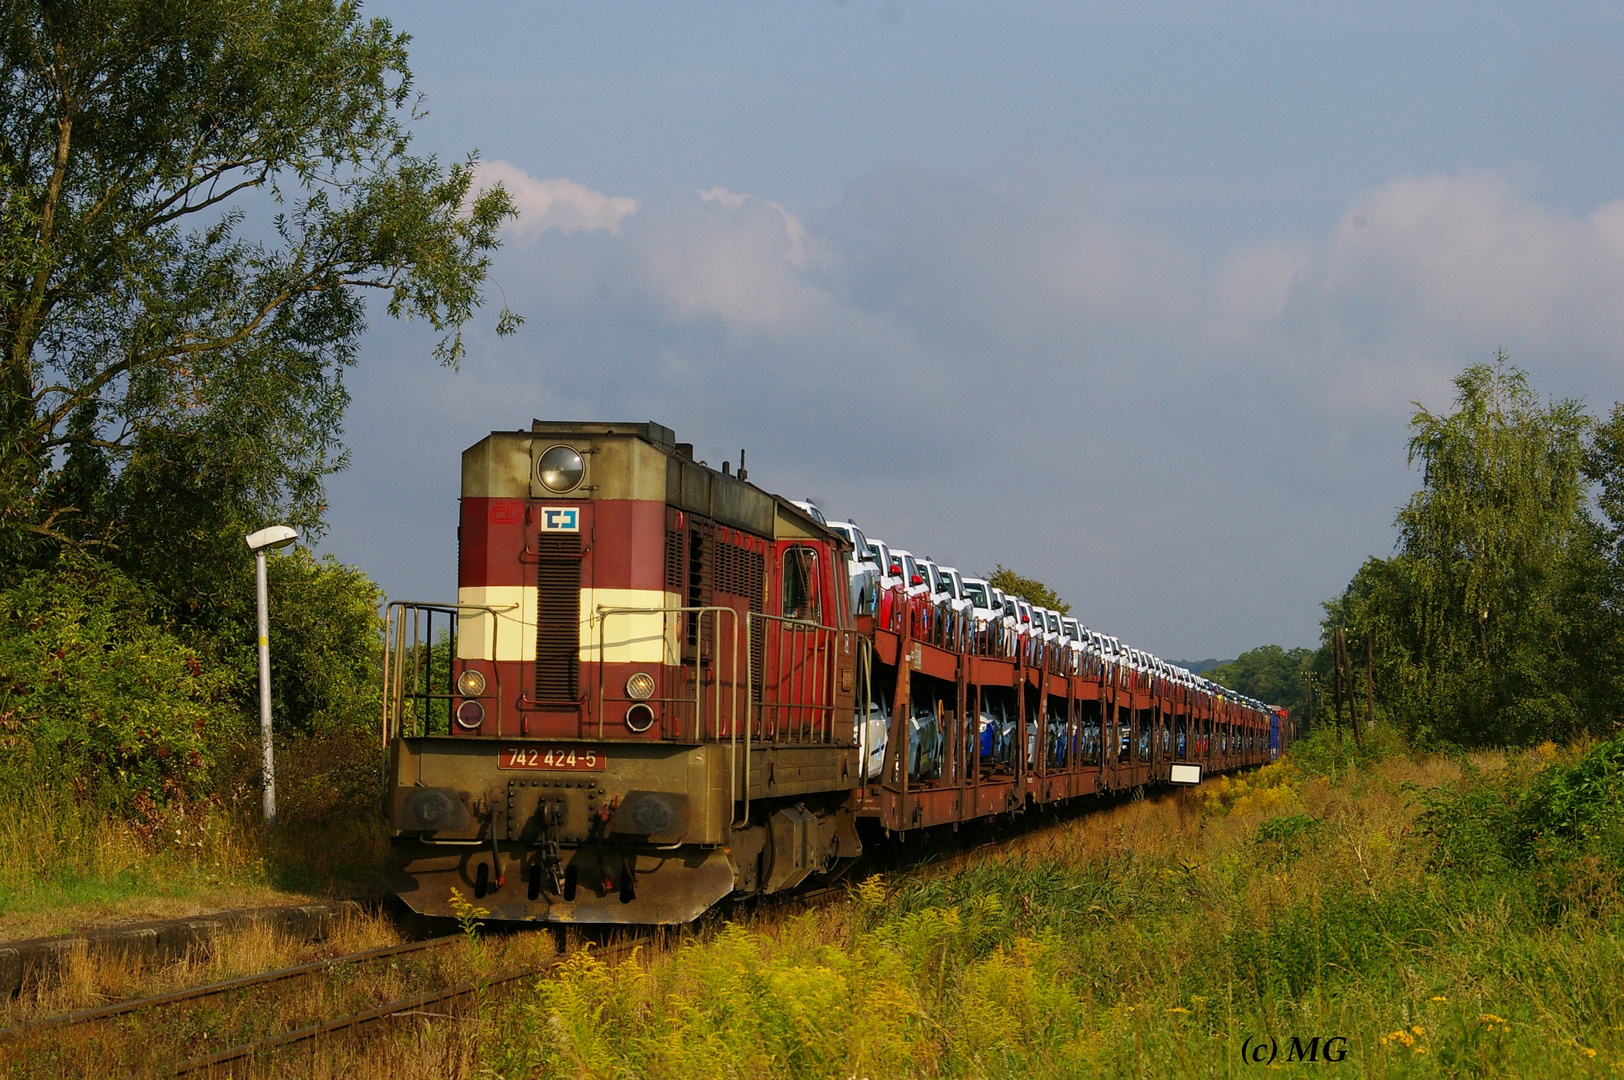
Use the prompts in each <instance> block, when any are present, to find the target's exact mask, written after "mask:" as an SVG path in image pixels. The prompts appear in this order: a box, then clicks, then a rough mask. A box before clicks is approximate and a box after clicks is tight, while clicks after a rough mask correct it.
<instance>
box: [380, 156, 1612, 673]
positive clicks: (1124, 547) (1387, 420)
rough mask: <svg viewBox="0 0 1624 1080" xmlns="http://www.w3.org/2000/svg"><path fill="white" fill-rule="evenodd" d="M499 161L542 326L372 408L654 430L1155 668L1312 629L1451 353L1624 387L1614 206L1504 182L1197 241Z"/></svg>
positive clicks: (1485, 181)
mask: <svg viewBox="0 0 1624 1080" xmlns="http://www.w3.org/2000/svg"><path fill="white" fill-rule="evenodd" d="M487 168H488V169H490V170H493V171H491V172H489V173H488V174H485V175H491V176H500V177H501V178H502V179H503V180H504V182H506V183H508V185H509V187H510V189H511V190H513V191H514V192H515V195H516V197H517V198H519V199H520V201H521V204H522V205H524V206H525V207H527V208H528V209H529V210H530V211H531V213H530V214H529V215H528V216H527V217H526V218H522V219H521V220H520V222H519V223H518V224H517V225H516V226H515V230H516V231H515V234H514V235H515V237H516V238H521V239H524V240H526V241H530V242H526V243H519V244H514V245H511V246H510V247H508V248H506V249H504V250H503V251H502V252H501V253H500V254H499V256H498V259H497V262H496V265H495V268H494V269H495V274H496V277H497V279H498V280H499V281H500V282H501V284H502V287H503V289H504V291H505V292H506V295H507V296H508V298H509V300H510V302H511V303H512V304H513V306H514V307H515V308H516V309H517V310H520V311H522V312H524V314H525V315H526V316H527V319H528V321H527V323H526V325H525V327H524V329H523V331H522V332H521V334H520V335H519V336H518V337H517V338H515V339H511V340H503V341H498V340H496V339H494V338H491V339H488V340H481V341H476V342H472V343H471V355H470V358H469V360H468V361H467V362H466V363H465V364H464V367H463V371H462V373H461V374H459V375H457V376H455V377H451V376H446V375H444V374H443V373H440V372H437V371H431V372H428V373H426V374H423V375H422V376H421V377H420V379H419V382H420V385H421V388H420V389H414V390H411V391H409V392H408V391H406V390H398V389H397V390H391V391H390V393H391V394H392V395H393V396H391V397H390V398H389V399H388V400H389V401H391V402H392V406H391V409H390V411H389V415H388V416H380V418H379V421H378V423H379V425H380V427H381V428H387V429H389V430H398V429H399V427H400V426H401V424H402V423H403V422H404V421H403V419H402V418H403V417H404V416H407V415H408V414H410V413H411V412H412V409H413V408H414V406H411V405H410V404H409V402H408V400H407V399H408V398H410V397H411V396H412V395H416V398H418V399H420V401H419V404H418V405H417V406H415V407H416V408H417V409H419V411H420V412H421V414H422V418H423V420H424V423H422V424H417V425H415V427H414V429H416V428H422V429H424V430H429V429H434V430H439V429H441V428H444V427H446V426H447V425H445V424H441V423H439V422H438V421H439V420H440V419H443V418H446V417H464V418H466V419H465V420H463V421H459V423H458V425H457V429H458V431H459V432H461V431H462V430H463V429H465V428H469V427H472V428H479V427H481V426H489V427H506V426H511V425H512V424H514V423H523V422H524V421H525V420H527V419H528V418H529V416H530V415H535V416H554V417H560V418H575V419H589V418H604V417H611V418H624V417H635V418H649V419H655V420H659V421H660V422H662V423H665V424H669V425H671V426H673V427H675V428H676V429H677V430H678V432H679V435H680V436H681V437H682V438H684V439H685V440H689V439H691V440H692V441H694V442H695V443H696V444H698V446H699V454H700V456H701V457H706V458H709V459H710V460H711V461H712V462H715V463H719V461H720V460H721V459H723V458H724V457H731V456H733V455H734V454H735V452H736V450H737V448H738V447H739V446H741V445H744V446H748V447H749V461H750V470H751V475H752V478H753V479H755V480H757V481H759V482H761V483H763V484H765V485H767V486H769V487H771V488H773V489H775V490H780V491H784V492H786V493H788V494H792V495H795V496H797V497H800V496H802V495H805V494H807V493H809V492H811V493H816V494H818V495H821V496H823V497H825V498H826V499H827V500H828V506H827V509H829V510H830V511H831V512H833V513H834V514H836V515H837V516H839V517H841V518H844V517H846V516H848V515H850V516H855V517H856V518H857V519H858V521H859V522H860V523H862V524H864V525H865V526H866V527H868V528H870V529H871V530H872V531H873V532H875V533H877V534H879V535H880V536H883V537H885V538H886V539H888V540H892V541H895V542H896V543H898V544H900V545H902V546H905V547H908V548H910V549H911V550H915V551H925V552H929V553H931V554H933V555H937V556H940V557H941V558H943V559H946V560H949V561H951V562H953V563H954V564H955V565H957V566H959V567H960V568H961V569H973V570H981V569H988V568H990V567H991V566H992V564H993V563H995V562H1002V563H1004V564H1005V565H1011V566H1016V567H1019V568H1020V569H1021V570H1022V571H1023V572H1025V573H1031V574H1034V575H1036V576H1038V577H1040V578H1042V579H1044V580H1046V581H1049V582H1050V583H1051V584H1053V585H1055V586H1056V587H1057V588H1059V589H1060V590H1061V592H1062V593H1063V594H1064V595H1066V596H1067V598H1068V599H1070V600H1072V601H1073V602H1075V603H1076V604H1077V606H1078V611H1079V613H1080V614H1081V615H1082V617H1083V618H1084V619H1085V620H1087V621H1090V622H1092V623H1093V624H1094V625H1097V626H1102V627H1104V628H1106V629H1109V630H1111V631H1112V632H1115V633H1119V634H1121V635H1122V636H1124V637H1125V638H1127V639H1129V640H1133V641H1135V642H1136V643H1142V644H1144V645H1147V646H1148V647H1151V648H1153V649H1156V650H1158V651H1160V652H1162V653H1163V654H1164V655H1178V654H1192V655H1211V654H1213V653H1214V652H1222V653H1225V654H1233V653H1234V652H1236V651H1238V650H1240V649H1242V648H1246V647H1249V646H1251V645H1254V644H1257V643H1258V642H1260V641H1265V640H1274V641H1281V642H1283V643H1286V644H1301V643H1306V642H1308V641H1311V640H1313V638H1314V637H1315V634H1316V626H1317V619H1318V615H1319V611H1318V603H1319V601H1320V600H1322V599H1324V598H1325V597H1327V596H1330V595H1332V594H1334V593H1335V592H1337V591H1339V590H1340V588H1341V587H1342V585H1343V584H1344V583H1345V582H1346V581H1347V579H1348V576H1349V575H1350V574H1351V573H1352V571H1353V569H1354V568H1356V567H1357V565H1358V563H1359V562H1360V561H1361V560H1362V559H1363V558H1365V557H1366V556H1367V555H1369V554H1372V553H1376V554H1380V553H1384V552H1385V551H1387V550H1388V549H1389V548H1390V546H1391V543H1392V533H1391V531H1390V527H1389V526H1390V522H1391V518H1392V514H1393V511H1394V508H1395V507H1396V506H1397V505H1398V504H1400V503H1401V502H1402V501H1403V500H1404V498H1405V497H1406V496H1407V494H1408V492H1409V491H1410V490H1412V489H1413V487H1414V486H1415V484H1416V482H1417V478H1416V477H1415V476H1414V475H1413V474H1412V473H1410V472H1408V470H1407V468H1406V465H1405V461H1404V440H1405V437H1406V430H1405V424H1406V421H1407V420H1408V417H1409V413H1410V408H1411V406H1410V402H1411V401H1412V400H1417V399H1419V400H1423V401H1425V402H1427V403H1428V404H1429V405H1431V406H1434V407H1438V406H1445V405H1447V404H1448V395H1449V394H1450V392H1451V391H1450V386H1449V379H1450V377H1451V376H1452V375H1453V374H1454V373H1455V372H1457V371H1458V370H1459V369H1460V367H1461V366H1462V365H1463V364H1464V363H1468V362H1472V361H1479V360H1486V359H1488V358H1490V357H1491V356H1492V355H1493V352H1494V349H1495V348H1497V347H1500V346H1504V347H1505V348H1507V349H1508V351H1510V352H1511V354H1512V356H1513V359H1514V360H1516V361H1518V362H1520V363H1522V364H1524V366H1526V367H1528V368H1529V369H1530V371H1531V373H1532V375H1533V377H1534V381H1535V384H1536V385H1537V386H1540V387H1541V388H1544V389H1547V390H1549V391H1551V392H1555V393H1561V394H1572V393H1584V394H1587V395H1590V396H1591V399H1592V400H1593V401H1597V402H1598V403H1604V402H1605V401H1606V400H1610V397H1611V396H1624V365H1621V364H1620V357H1621V356H1624V304H1621V303H1620V300H1621V299H1624V201H1620V202H1610V203H1607V204H1606V205H1603V206H1600V207H1597V208H1595V209H1592V210H1588V211H1586V212H1582V213H1576V212H1573V211H1570V210H1567V209H1565V208H1562V207H1559V206H1553V205H1548V204H1544V203H1541V202H1539V201H1538V200H1537V199H1536V198H1534V197H1533V196H1532V195H1531V194H1530V193H1529V192H1530V183H1529V180H1528V178H1527V177H1519V176H1518V175H1517V174H1515V173H1511V172H1492V171H1491V172H1469V173H1458V174H1449V175H1442V174H1440V175H1432V176H1405V177H1396V178H1394V179H1392V180H1390V181H1388V182H1387V183H1384V184H1382V185H1380V186H1378V187H1375V188H1373V189H1371V190H1369V191H1366V192H1364V193H1362V194H1360V195H1358V196H1356V197H1354V198H1352V199H1350V200H1349V202H1348V204H1347V205H1346V206H1345V207H1344V208H1343V210H1342V212H1341V213H1340V214H1339V216H1338V217H1337V218H1336V219H1335V220H1333V221H1327V222H1326V224H1325V227H1324V229H1323V230H1322V232H1321V234H1320V235H1318V236H1308V237H1281V236H1270V235H1266V234H1264V235H1259V236H1256V237H1254V238H1252V239H1251V240H1249V241H1248V242H1247V243H1244V244H1241V245H1237V246H1236V247H1235V248H1234V249H1233V250H1230V251H1228V252H1225V253H1221V254H1220V255H1219V256H1218V257H1216V258H1212V257H1208V256H1204V255H1202V254H1199V253H1197V252H1196V251H1194V250H1192V248H1191V246H1190V245H1189V244H1187V243H1185V242H1183V241H1181V239H1180V238H1179V237H1178V236H1176V235H1173V234H1172V233H1170V232H1169V231H1168V229H1167V228H1166V227H1164V226H1162V225H1159V224H1158V223H1157V221H1156V219H1155V216H1154V215H1153V214H1148V213H1145V212H1143V209H1142V208H1136V207H1135V206H1133V205H1132V204H1131V200H1124V199H1123V198H1122V197H1121V195H1120V193H1116V194H1106V193H1102V191H1101V189H1100V187H1099V185H1097V184H1090V183H1085V182H1083V181H1075V182H1074V181H1072V180H1070V179H1068V178H1067V177H1066V176H1064V175H1055V176H1049V177H1045V178H1040V179H1041V180H1042V182H1036V183H1034V182H1026V180H1025V178H1020V177H1017V178H1015V179H1006V180H996V179H985V178H969V177H962V176H943V175H939V174H932V173H927V172H923V171H920V170H899V171H895V172H890V173H883V174H876V175H872V176H869V177H865V178H863V179H861V180H859V181H858V182H856V183H854V184H852V185H851V187H850V189H849V190H848V191H847V192H846V194H845V196H844V197H843V198H842V199H841V200H840V202H839V203H838V204H837V205H835V206H834V207H832V208H830V209H829V210H828V211H826V212H824V213H821V214H818V215H816V216H811V215H808V216H807V217H806V218H804V219H803V217H802V216H800V215H797V214H795V213H792V212H791V211H790V210H788V209H786V208H785V207H784V206H782V205H779V204H777V203H775V202H772V201H770V200H767V199H763V198H760V197H756V196H752V195H748V194H742V193H737V192H733V191H730V190H727V189H724V188H711V189H709V190H707V191H703V192H700V191H663V192H655V193H652V194H648V195H646V196H645V197H642V198H641V199H639V200H633V199H629V198H624V197H620V198H611V197H609V196H606V195H602V194H600V193H597V192H593V191H590V190H588V189H586V188H583V187H581V186H580V185H575V184H570V183H569V182H567V181H557V180H536V179H532V178H530V177H528V176H526V175H525V174H523V173H522V172H520V171H519V170H518V169H517V168H516V167H514V166H512V165H508V164H506V163H501V162H497V163H492V165H491V166H488V167H487ZM543 233H545V237H543ZM361 371H362V373H363V374H364V373H365V371H366V366H365V365H363V366H362V369H361ZM448 380H449V381H448ZM356 400H357V401H358V402H359V401H361V400H362V395H361V394H360V393H359V392H357V394H356ZM486 417H488V418H489V421H490V422H489V424H488V425H487V424H485V423H484V422H483V420H482V419H480V418H486ZM430 418H434V419H433V420H432V421H431V419H430ZM476 437H477V434H474V435H471V436H470V437H468V438H460V439H453V438H452V436H451V435H449V434H448V435H446V436H445V438H447V439H451V440H452V442H448V443H447V445H445V446H436V447H434V448H433V450H432V452H433V454H434V455H437V458H436V460H437V459H438V457H445V458H446V459H452V458H454V456H455V453H456V452H457V451H458V450H460V449H461V446H462V445H463V444H465V443H468V442H472V441H473V439H474V438H476ZM411 452H412V453H414V454H425V455H426V454H428V453H429V452H430V448H429V447H428V446H426V445H425V446H414V447H413V448H412V450H411ZM424 467H427V466H424ZM408 471H411V470H408ZM414 475H415V473H414Z"/></svg>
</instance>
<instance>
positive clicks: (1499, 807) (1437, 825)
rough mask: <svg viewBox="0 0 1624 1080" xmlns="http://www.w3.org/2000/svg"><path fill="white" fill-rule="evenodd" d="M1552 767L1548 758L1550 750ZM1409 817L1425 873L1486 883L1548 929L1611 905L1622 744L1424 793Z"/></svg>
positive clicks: (1623, 841)
mask: <svg viewBox="0 0 1624 1080" xmlns="http://www.w3.org/2000/svg"><path fill="white" fill-rule="evenodd" d="M1552 757H1553V758H1554V750H1553V751H1552ZM1420 802H1421V804H1422V806H1423V807H1424V810H1423V811H1422V813H1421V814H1420V815H1419V816H1418V817H1417V818H1416V824H1417V826H1418V828H1419V829H1420V831H1421V833H1422V835H1423V836H1426V837H1428V838H1430V839H1431V841H1432V845H1433V848H1432V857H1431V865H1432V867H1433V868H1434V869H1438V870H1444V871H1451V872H1454V873H1455V874H1456V875H1477V876H1481V877H1483V878H1485V879H1488V880H1489V881H1490V882H1492V883H1493V886H1494V888H1497V889H1499V890H1501V891H1503V892H1505V893H1506V894H1507V895H1513V894H1515V895H1518V896H1520V897H1521V898H1522V899H1523V901H1524V902H1525V903H1527V904H1528V905H1529V907H1530V908H1531V909H1532V910H1534V911H1535V912H1537V913H1538V914H1539V915H1540V916H1541V917H1542V918H1544V919H1546V920H1554V919H1558V918H1561V917H1562V916H1563V915H1565V914H1567V913H1569V912H1572V911H1576V910H1577V911H1590V912H1594V911H1596V910H1601V909H1604V908H1607V907H1610V906H1612V904H1613V902H1614V900H1615V899H1616V895H1617V893H1618V890H1619V885H1620V879H1621V876H1624V737H1621V738H1615V739H1611V740H1609V741H1607V742H1603V743H1597V744H1596V745H1594V746H1592V747H1591V748H1590V749H1589V750H1588V751H1586V752H1585V753H1584V754H1582V755H1580V756H1579V757H1578V758H1577V759H1576V760H1573V761H1570V762H1561V761H1555V760H1553V761H1552V762H1551V763H1550V764H1548V765H1546V766H1544V767H1543V768H1538V769H1528V768H1525V767H1519V766H1516V765H1512V766H1510V767H1508V768H1506V769H1504V770H1501V771H1500V772H1498V773H1496V774H1494V775H1486V774H1484V773H1483V772H1481V771H1480V770H1478V769H1476V768H1475V767H1473V766H1472V765H1471V763H1470V762H1465V763H1464V768H1463V770H1462V775H1461V779H1460V781H1459V783H1457V784H1455V785H1453V786H1451V787H1446V788H1434V789H1432V790H1429V791H1426V792H1423V793H1422V794H1421V797H1420Z"/></svg>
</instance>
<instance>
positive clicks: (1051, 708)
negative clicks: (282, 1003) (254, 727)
mask: <svg viewBox="0 0 1624 1080" xmlns="http://www.w3.org/2000/svg"><path fill="white" fill-rule="evenodd" d="M851 548H852V541H851V539H850V536H849V535H848V534H847V533H843V532H842V531H840V530H838V529H834V528H831V527H830V526H829V525H827V524H825V523H824V522H823V521H822V520H821V515H815V514H813V513H809V512H808V510H807V509H805V508H803V506H801V505H797V504H796V503H794V502H793V501H791V500H788V499H785V498H783V497H781V496H778V495H775V494H772V493H770V492H768V491H764V490H762V489H761V488H759V487H757V486H756V485H754V484H751V483H749V482H748V480H747V479H746V474H745V472H744V470H743V469H742V468H741V469H740V470H739V471H738V472H737V473H734V472H733V471H731V469H730V467H729V466H728V465H727V464H724V466H723V468H722V469H721V470H717V469H713V468H711V467H709V466H708V465H707V464H705V463H704V462H701V461H696V460H695V459H694V454H693V448H692V447H691V446H690V445H688V444H685V443H679V442H677V441H676V439H675V436H674V434H673V432H672V431H671V430H670V429H668V428H665V427H662V426H661V425H659V424H654V423H644V424H614V423H553V422H543V421H536V422H534V423H533V424H532V425H531V426H530V428H529V429H528V430H518V431H511V432H493V433H492V434H491V435H490V436H489V437H487V438H485V439H482V440H481V441H480V442H478V443H477V444H475V445H474V446H472V447H470V448H469V449H468V450H467V451H465V452H464V454H463V458H462V498H461V509H460V522H459V526H458V571H457V573H458V579H457V580H458V588H457V597H456V600H455V602H454V603H452V602H446V603H420V602H410V601H396V602H393V603H391V604H390V605H389V607H388V609H387V620H386V648H385V659H384V705H383V742H384V748H385V750H386V751H387V754H388V760H389V775H390V796H389V807H388V810H389V815H390V821H391V826H392V829H393V840H392V851H391V859H390V866H389V884H390V887H391V888H393V889H394V890H395V891H396V892H397V893H398V894H399V895H400V897H401V898H402V899H403V900H404V901H405V902H406V903H407V904H408V905H410V906H411V907H412V908H413V909H415V910H416V911H419V912H422V913H424V914H429V915H450V914H452V913H453V911H452V900H453V890H456V891H457V892H458V893H459V894H460V895H462V896H465V897H469V898H472V899H475V900H477V901H478V903H479V904H480V905H481V906H483V907H485V908H487V909H488V910H489V911H490V912H491V917H492V918H495V919H504V920H515V921H545V922H576V923H639V924H662V923H663V924H669V923H681V922H686V921H689V920H692V919H694V918H696V917H697V916H698V915H700V914H701V913H702V912H704V911H705V910H707V909H708V908H710V907H712V906H713V905H715V904H717V903H718V902H720V901H722V900H724V899H727V898H730V897H733V898H737V897H747V896H752V895H757V894H764V893H779V892H785V891H788V890H793V889H796V888H798V887H801V886H803V885H804V884H805V883H807V882H808V881H810V880H827V879H830V878H834V877H838V876H839V875H840V874H841V873H842V872H843V871H844V869H845V868H846V867H848V866H849V865H850V864H851V863H852V861H853V860H855V859H856V858H857V857H858V856H859V855H860V854H861V852H862V848H863V842H864V838H867V839H869V840H870V842H872V841H873V839H874V838H876V837H882V836H891V837H898V836H899V835H900V836H901V837H904V838H905V837H907V836H908V835H910V834H912V833H915V832H916V831H919V830H931V829H938V828H941V827H944V826H952V827H956V826H957V825H959V824H961V823H964V822H968V821H970V820H972V819H976V818H981V817H986V816H988V815H993V814H1019V813H1023V812H1026V811H1028V810H1031V809H1033V808H1035V807H1038V806H1041V805H1043V804H1047V803H1057V802H1063V801H1067V800H1073V799H1079V798H1083V797H1085V796H1088V795H1091V794H1093V793H1096V792H1105V791H1119V790H1123V789H1128V788H1134V787H1145V786H1149V785H1155V784H1161V783H1167V782H1170V781H1190V780H1194V779H1198V778H1199V777H1200V775H1201V774H1202V773H1203V772H1206V773H1211V772H1220V771H1224V770H1228V769H1235V768H1241V767H1245V766H1249V765H1254V764H1259V763H1262V762H1265V761H1267V760H1269V758H1270V757H1271V756H1272V755H1273V754H1276V753H1278V752H1279V751H1280V750H1281V749H1283V748H1284V746H1285V745H1286V744H1288V743H1289V742H1290V739H1291V734H1292V727H1291V723H1290V720H1289V717H1288V716H1287V715H1286V714H1285V712H1284V710H1273V709H1269V708H1267V707H1264V706H1262V705H1261V704H1260V703H1256V702H1250V701H1247V700H1245V699H1242V698H1239V697H1237V696H1236V695H1233V694H1229V693H1227V692H1225V691H1223V690H1222V688H1216V687H1213V686H1212V685H1211V684H1203V683H1199V682H1196V681H1191V680H1178V679H1170V678H1165V677H1159V676H1158V675H1157V674H1156V673H1154V672H1149V671H1144V670H1137V669H1134V668H1131V667H1129V666H1127V665H1125V664H1123V663H1120V662H1118V661H1117V660H1115V659H1114V658H1113V657H1109V656H1103V655H1100V654H1097V653H1090V652H1087V651H1083V650H1079V649H1075V648H1064V647H1056V646H1055V645H1054V643H1053V642H1050V641H1045V640H1044V639H1042V638H1041V637H1039V636H1036V635H1027V634H1012V633H1006V632H1003V628H996V629H995V628H992V627H988V626H985V625H979V624H977V623H975V622H974V621H973V620H969V619H966V618H965V617H963V615H962V613H959V612H956V611H953V610H949V609H947V608H945V607H941V606H938V605H932V604H930V603H929V602H928V600H927V599H926V598H921V597H918V596H911V595H908V594H907V593H906V591H904V590H893V591H890V592H887V593H886V594H885V595H884V596H883V597H876V598H875V601H874V602H873V603H871V604H865V605H864V606H865V607H866V610H853V605H854V602H856V603H862V602H863V601H861V600H857V601H854V593H853V590H851V589H850V588H849V587H848V580H847V574H848V565H849V563H850V560H851V556H852V550H851ZM1011 732H1013V734H1009V733H1011ZM1000 733H1003V734H1000ZM871 762H872V764H871Z"/></svg>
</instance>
